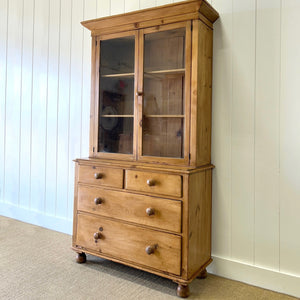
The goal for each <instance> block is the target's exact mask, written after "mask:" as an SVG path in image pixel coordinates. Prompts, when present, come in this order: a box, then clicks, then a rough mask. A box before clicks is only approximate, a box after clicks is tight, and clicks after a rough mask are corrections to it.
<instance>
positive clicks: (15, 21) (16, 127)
mask: <svg viewBox="0 0 300 300" xmlns="http://www.w3.org/2000/svg"><path fill="white" fill-rule="evenodd" d="M22 4H23V3H22V2H21V5H20V1H18V0H11V1H9V9H8V28H7V30H8V38H7V82H6V111H5V114H6V119H5V120H6V126H5V145H4V146H5V158H4V159H5V181H4V184H5V190H4V193H5V199H6V201H7V202H9V203H11V204H14V205H18V201H19V152H20V149H19V148H20V99H21V66H22V63H21V60H22V30H19V29H20V28H22V17H23V5H22Z"/></svg>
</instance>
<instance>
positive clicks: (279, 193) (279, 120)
mask: <svg viewBox="0 0 300 300" xmlns="http://www.w3.org/2000/svg"><path fill="white" fill-rule="evenodd" d="M279 24H280V30H279V76H280V74H281V70H282V62H281V57H282V56H281V54H282V0H280V14H279ZM278 89H279V109H278V171H279V176H278V195H279V209H278V219H279V220H278V253H279V256H278V271H279V272H280V271H281V236H280V234H281V230H280V227H281V226H280V225H281V224H280V222H281V216H280V211H281V201H280V195H281V185H280V173H281V160H280V159H281V153H280V152H281V146H280V145H281V130H280V128H281V125H280V124H281V113H280V112H281V100H282V99H281V80H279V86H278Z"/></svg>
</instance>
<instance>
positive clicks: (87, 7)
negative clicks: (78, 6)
mask: <svg viewBox="0 0 300 300" xmlns="http://www.w3.org/2000/svg"><path fill="white" fill-rule="evenodd" d="M96 7H97V5H96V1H87V0H85V1H84V10H83V11H84V20H89V19H94V18H96ZM82 68H83V73H82V99H81V148H80V157H88V154H89V127H90V123H89V122H90V118H89V116H90V98H91V94H90V92H91V79H90V78H91V35H90V32H89V30H87V29H83V53H82Z"/></svg>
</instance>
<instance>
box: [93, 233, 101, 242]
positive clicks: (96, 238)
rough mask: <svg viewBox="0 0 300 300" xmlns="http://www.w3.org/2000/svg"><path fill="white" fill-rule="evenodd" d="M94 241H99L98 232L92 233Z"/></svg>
mask: <svg viewBox="0 0 300 300" xmlns="http://www.w3.org/2000/svg"><path fill="white" fill-rule="evenodd" d="M94 239H95V240H100V239H101V233H100V232H95V233H94Z"/></svg>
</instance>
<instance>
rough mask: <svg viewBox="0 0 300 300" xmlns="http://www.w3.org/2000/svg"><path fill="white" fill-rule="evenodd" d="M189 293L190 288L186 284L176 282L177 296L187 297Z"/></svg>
mask: <svg viewBox="0 0 300 300" xmlns="http://www.w3.org/2000/svg"><path fill="white" fill-rule="evenodd" d="M189 295H190V289H189V286H188V285H183V284H178V286H177V296H178V297H180V298H187V297H188V296H189Z"/></svg>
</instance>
